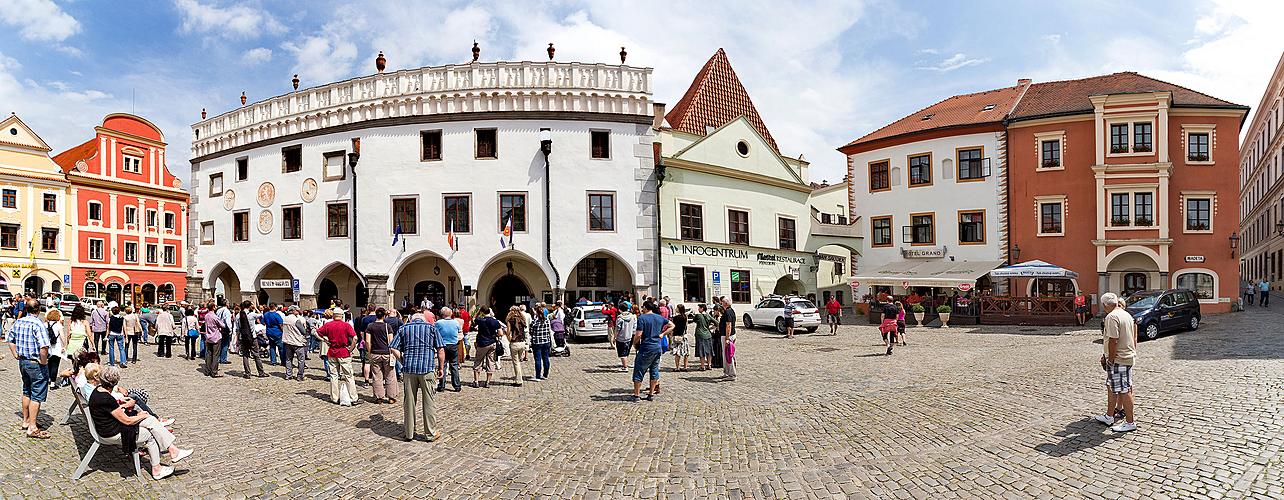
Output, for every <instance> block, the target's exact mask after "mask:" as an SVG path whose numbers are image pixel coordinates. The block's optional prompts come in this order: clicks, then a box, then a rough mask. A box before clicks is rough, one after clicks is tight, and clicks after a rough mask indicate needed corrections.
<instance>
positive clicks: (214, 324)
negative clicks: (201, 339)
mask: <svg viewBox="0 0 1284 500" xmlns="http://www.w3.org/2000/svg"><path fill="white" fill-rule="evenodd" d="M225 332H227V323H224V322H223V320H222V319H219V317H218V313H217V312H216V311H210V312H207V313H205V375H206V376H208V377H214V378H218V377H222V375H219V374H218V349H219V347H218V346H219V342H221V341H222V340H223V338H224V337H226V336H227V335H225V334H224V333H225Z"/></svg>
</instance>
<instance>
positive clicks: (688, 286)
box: [682, 267, 707, 304]
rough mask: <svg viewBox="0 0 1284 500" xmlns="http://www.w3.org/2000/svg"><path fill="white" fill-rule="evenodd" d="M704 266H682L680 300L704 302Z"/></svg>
mask: <svg viewBox="0 0 1284 500" xmlns="http://www.w3.org/2000/svg"><path fill="white" fill-rule="evenodd" d="M704 291H705V288H704V268H703V267H683V268H682V301H683V302H695V303H697V304H705V303H707V302H706V300H705V299H706V298H705V296H704Z"/></svg>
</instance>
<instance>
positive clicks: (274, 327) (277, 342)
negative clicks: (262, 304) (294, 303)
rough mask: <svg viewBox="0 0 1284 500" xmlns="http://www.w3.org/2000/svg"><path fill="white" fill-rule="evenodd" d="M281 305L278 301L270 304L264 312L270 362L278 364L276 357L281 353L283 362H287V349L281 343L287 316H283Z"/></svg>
mask: <svg viewBox="0 0 1284 500" xmlns="http://www.w3.org/2000/svg"><path fill="white" fill-rule="evenodd" d="M279 309H280V306H278V305H276V302H272V303H270V304H268V309H267V312H265V313H263V318H262V319H263V326H265V327H267V338H268V363H270V364H274V365H275V364H276V358H277V356H278V355H279V356H280V358H281V364H285V351H284V349H283V348H282V345H281V335H282V334H283V333H282V331H281V325H282V324H283V323H285V318H282V317H281V312H280V311H279Z"/></svg>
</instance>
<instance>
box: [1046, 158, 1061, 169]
mask: <svg viewBox="0 0 1284 500" xmlns="http://www.w3.org/2000/svg"><path fill="white" fill-rule="evenodd" d="M1060 166H1061V162H1059V161H1057V160H1044V161H1043V168H1057V167H1060Z"/></svg>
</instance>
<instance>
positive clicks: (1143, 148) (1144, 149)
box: [1132, 144, 1151, 153]
mask: <svg viewBox="0 0 1284 500" xmlns="http://www.w3.org/2000/svg"><path fill="white" fill-rule="evenodd" d="M1132 151H1133V152H1134V153H1149V152H1150V151H1151V146H1150V145H1149V144H1138V145H1136V146H1133V147H1132Z"/></svg>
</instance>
